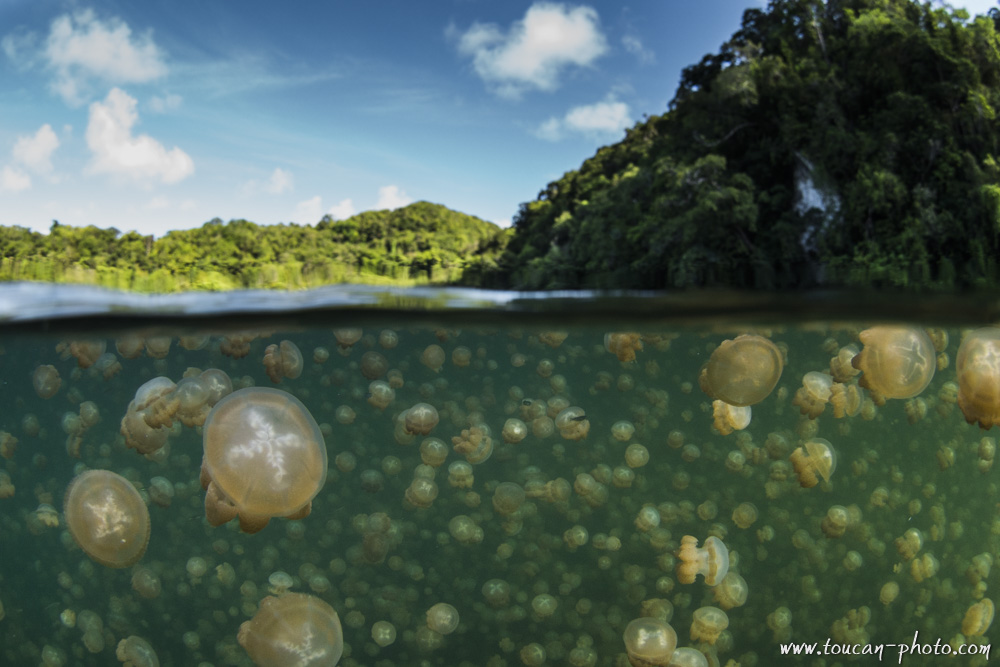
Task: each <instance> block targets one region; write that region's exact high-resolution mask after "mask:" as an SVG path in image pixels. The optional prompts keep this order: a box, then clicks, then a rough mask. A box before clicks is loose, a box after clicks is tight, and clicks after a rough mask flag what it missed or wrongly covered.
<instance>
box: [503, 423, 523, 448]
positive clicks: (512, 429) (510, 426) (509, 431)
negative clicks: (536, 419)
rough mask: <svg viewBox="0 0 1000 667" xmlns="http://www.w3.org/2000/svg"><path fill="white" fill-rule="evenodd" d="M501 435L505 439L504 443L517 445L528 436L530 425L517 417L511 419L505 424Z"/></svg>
mask: <svg viewBox="0 0 1000 667" xmlns="http://www.w3.org/2000/svg"><path fill="white" fill-rule="evenodd" d="M500 435H501V436H502V437H503V441H504V442H506V443H507V444H510V445H515V444H517V443H519V442H521V441H522V440H524V439H525V438H526V437H527V436H528V425H527V424H525V423H524V422H523V421H521V420H520V419H518V418H517V417H511V418H510V419H508V420H507V421H505V422H504V425H503V430H502V431H501V432H500Z"/></svg>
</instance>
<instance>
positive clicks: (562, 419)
mask: <svg viewBox="0 0 1000 667" xmlns="http://www.w3.org/2000/svg"><path fill="white" fill-rule="evenodd" d="M555 425H556V428H557V429H559V435H561V436H562V437H563V438H564V439H565V440H583V439H584V438H586V437H587V434H588V433H590V420H589V419H587V414H586V413H585V412H584V411H583V408H581V407H578V406H575V405H571V406H569V407H567V408H565V409H564V410H560V412H559V414H557V415H556V417H555Z"/></svg>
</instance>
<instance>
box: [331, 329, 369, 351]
mask: <svg viewBox="0 0 1000 667" xmlns="http://www.w3.org/2000/svg"><path fill="white" fill-rule="evenodd" d="M363 334H364V331H362V330H361V329H357V328H353V327H343V328H340V329H334V330H333V337H334V338H336V339H337V347H339V348H340V349H341V350H350V349H351V348H352V347H353V346H354V344H355V343H357V342H358V341H359V340H361V336H362V335H363Z"/></svg>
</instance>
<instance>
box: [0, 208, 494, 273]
mask: <svg viewBox="0 0 1000 667" xmlns="http://www.w3.org/2000/svg"><path fill="white" fill-rule="evenodd" d="M507 236H508V233H507V232H506V231H505V230H502V229H500V228H499V227H497V226H496V225H494V224H493V223H490V222H487V221H485V220H481V219H479V218H476V217H473V216H470V215H465V214H463V213H458V212H456V211H452V210H450V209H448V208H445V207H444V206H440V205H437V204H430V203H427V202H417V203H415V204H410V205H409V206H405V207H403V208H400V209H396V210H394V211H369V212H365V213H360V214H358V215H355V216H353V217H351V218H348V219H347V220H340V221H334V220H332V219H330V218H328V217H327V218H324V219H323V220H322V221H321V222H319V224H317V225H315V226H313V227H311V226H303V225H295V224H282V225H257V224H254V223H252V222H247V221H246V220H232V221H230V222H228V223H223V222H222V221H221V220H218V219H216V220H212V221H210V222H207V223H205V224H204V225H203V226H201V227H199V228H197V229H190V230H184V231H173V232H170V233H168V234H166V235H165V236H164V237H162V238H160V239H154V238H153V237H152V236H142V235H140V234H137V233H136V232H128V233H126V234H122V233H121V232H120V231H118V230H117V229H99V228H97V227H93V226H91V227H69V226H66V225H61V224H59V223H58V222H56V223H53V225H52V228H51V229H50V231H49V233H48V234H40V233H38V232H32V231H30V230H27V229H24V228H21V227H0V280H44V281H51V282H72V283H86V284H92V285H100V286H104V287H115V288H120V289H131V290H137V291H143V292H174V291H179V290H188V289H196V290H226V289H235V288H283V289H295V288H304V287H317V286H320V285H327V284H331V283H343V282H353V283H368V284H394V285H426V284H447V283H455V282H458V281H459V280H460V279H461V277H462V276H463V275H465V276H469V277H472V276H475V275H478V274H482V273H484V272H490V271H495V270H496V267H495V262H496V258H497V257H498V255H499V253H500V252H501V251H502V250H503V248H504V246H505V245H506V242H507Z"/></svg>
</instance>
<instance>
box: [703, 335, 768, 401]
mask: <svg viewBox="0 0 1000 667" xmlns="http://www.w3.org/2000/svg"><path fill="white" fill-rule="evenodd" d="M783 368H784V360H783V359H782V356H781V350H779V349H778V346H777V345H775V344H774V343H773V342H771V340H770V339H767V338H764V337H763V336H757V335H748V334H744V335H742V336H737V337H736V338H735V339H733V340H725V341H722V343H720V344H719V347H717V348H715V351H713V352H712V356H711V357H709V359H708V363H706V364H705V366H704V368H702V370H701V374H700V376H699V378H698V383H699V384H700V385H701V389H702V391H704V392H705V393H706V394H707V395H708V396H710V397H711V398H715V399H719V400H720V401H725V402H726V403H728V404H729V405H735V406H739V407H745V406H748V405H754V404H756V403H760V402H761V401H763V400H764V399H765V398H767V397H768V395H769V394H770V393H771V391H772V390H773V389H774V387H775V385H777V384H778V380H779V379H780V378H781V371H782V369H783Z"/></svg>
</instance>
